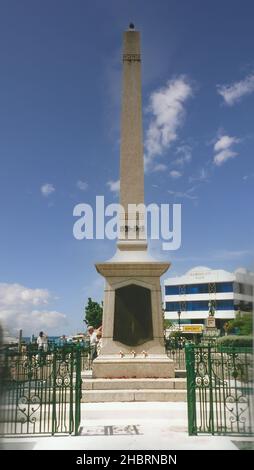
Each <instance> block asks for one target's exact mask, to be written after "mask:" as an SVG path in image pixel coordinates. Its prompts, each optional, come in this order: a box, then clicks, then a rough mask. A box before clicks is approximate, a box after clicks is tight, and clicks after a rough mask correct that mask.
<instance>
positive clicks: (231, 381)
mask: <svg viewBox="0 0 254 470" xmlns="http://www.w3.org/2000/svg"><path fill="white" fill-rule="evenodd" d="M185 352H186V370H187V396H188V430H189V434H190V435H197V434H202V433H210V434H214V435H220V434H226V435H227V434H231V435H240V436H241V435H245V436H248V435H249V436H251V435H253V434H254V429H253V418H254V413H253V411H254V402H253V351H252V349H248V348H237V349H236V348H225V347H222V346H220V347H219V346H217V347H216V346H212V345H208V346H200V345H194V344H187V345H186V347H185Z"/></svg>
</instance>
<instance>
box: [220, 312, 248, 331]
mask: <svg viewBox="0 0 254 470" xmlns="http://www.w3.org/2000/svg"><path fill="white" fill-rule="evenodd" d="M224 329H225V328H224ZM226 330H227V332H228V333H233V332H236V333H237V334H238V335H251V334H252V332H253V318H252V314H251V313H243V314H242V316H241V314H240V313H238V314H237V315H236V318H235V319H234V320H230V321H229V322H227V325H226Z"/></svg>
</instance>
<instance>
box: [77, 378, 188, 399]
mask: <svg viewBox="0 0 254 470" xmlns="http://www.w3.org/2000/svg"><path fill="white" fill-rule="evenodd" d="M186 400H187V392H186V379H185V378H169V379H163V378H159V379H158V378H156V379H144V378H142V379H85V380H83V383H82V402H83V403H97V402H124V401H128V402H130V401H170V402H172V401H184V402H185V401H186Z"/></svg>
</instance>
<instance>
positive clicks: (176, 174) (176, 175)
mask: <svg viewBox="0 0 254 470" xmlns="http://www.w3.org/2000/svg"><path fill="white" fill-rule="evenodd" d="M169 175H170V176H171V178H175V179H177V178H180V177H181V176H182V173H181V172H180V171H178V170H171V171H170V172H169Z"/></svg>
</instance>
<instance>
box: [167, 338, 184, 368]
mask: <svg viewBox="0 0 254 470" xmlns="http://www.w3.org/2000/svg"><path fill="white" fill-rule="evenodd" d="M185 344H186V340H185V338H183V337H173V338H168V339H166V341H165V348H166V353H167V356H168V357H169V358H170V359H172V360H173V361H174V363H175V368H176V369H178V370H179V369H181V370H185V369H186V362H185V351H184V346H185Z"/></svg>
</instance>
